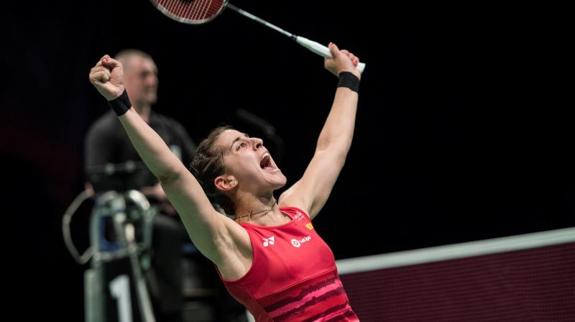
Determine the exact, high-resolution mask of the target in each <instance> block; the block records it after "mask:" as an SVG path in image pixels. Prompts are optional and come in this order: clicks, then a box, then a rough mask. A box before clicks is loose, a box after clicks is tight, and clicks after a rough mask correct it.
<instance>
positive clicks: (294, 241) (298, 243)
mask: <svg viewBox="0 0 575 322" xmlns="http://www.w3.org/2000/svg"><path fill="white" fill-rule="evenodd" d="M310 240H311V236H305V237H304V238H302V239H300V240H297V239H295V238H294V239H292V240H291V244H292V246H293V247H295V248H300V247H301V244H303V243H307V242H308V241H310Z"/></svg>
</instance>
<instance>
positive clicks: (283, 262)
mask: <svg viewBox="0 0 575 322" xmlns="http://www.w3.org/2000/svg"><path fill="white" fill-rule="evenodd" d="M280 210H281V211H282V212H283V213H284V214H286V215H288V216H289V217H290V218H291V219H292V220H291V221H290V222H289V223H287V224H284V225H281V226H275V227H264V226H258V225H253V224H248V223H242V224H241V225H242V227H244V228H245V229H246V231H247V232H248V234H249V236H250V241H251V244H252V249H253V250H252V252H253V258H252V266H251V268H250V270H249V271H248V272H247V273H246V275H244V276H243V277H241V278H240V279H238V280H235V281H225V280H224V281H223V282H224V284H225V286H226V288H227V289H228V291H229V292H230V294H232V296H234V297H235V298H236V299H237V300H238V301H239V302H240V303H242V304H243V305H244V306H245V307H246V308H247V309H248V310H249V311H250V312H251V313H252V314H253V316H254V317H255V319H256V321H258V322H262V321H276V322H278V321H310V322H311V321H317V322H319V321H325V322H327V321H330V322H331V321H359V319H358V317H357V316H356V315H355V313H354V312H353V310H352V309H351V307H350V306H349V302H348V299H347V294H346V293H345V290H344V289H343V285H342V283H341V281H340V279H339V276H338V274H337V268H336V266H335V258H334V256H333V253H332V252H331V250H330V249H329V247H328V246H327V244H326V243H325V242H324V241H323V240H322V239H321V237H319V235H318V234H317V233H316V231H315V230H314V228H313V225H312V224H311V220H310V218H309V216H308V214H306V213H305V212H304V211H302V210H300V209H298V208H294V207H286V208H281V209H280Z"/></svg>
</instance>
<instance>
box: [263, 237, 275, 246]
mask: <svg viewBox="0 0 575 322" xmlns="http://www.w3.org/2000/svg"><path fill="white" fill-rule="evenodd" d="M275 242H276V239H275V237H274V236H271V237H270V238H264V247H268V246H269V245H273V244H275Z"/></svg>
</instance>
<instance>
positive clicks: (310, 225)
mask: <svg viewBox="0 0 575 322" xmlns="http://www.w3.org/2000/svg"><path fill="white" fill-rule="evenodd" d="M305 228H307V230H313V225H312V224H311V223H310V222H308V223H307V224H305Z"/></svg>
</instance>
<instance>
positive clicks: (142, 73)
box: [124, 56, 158, 106]
mask: <svg viewBox="0 0 575 322" xmlns="http://www.w3.org/2000/svg"><path fill="white" fill-rule="evenodd" d="M124 81H125V85H126V89H127V91H128V95H130V100H131V101H132V103H133V104H135V105H138V106H142V105H152V104H154V103H156V100H157V92H158V68H157V67H156V64H155V63H154V61H153V60H151V59H149V58H145V57H140V56H132V57H130V58H129V60H128V61H127V63H126V64H125V67H124Z"/></svg>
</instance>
